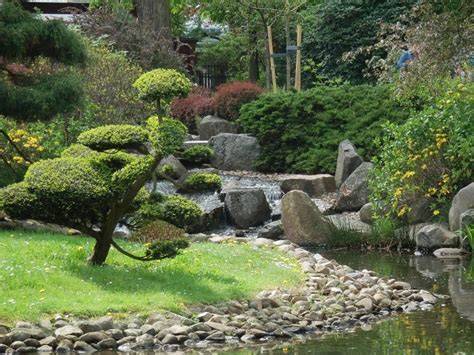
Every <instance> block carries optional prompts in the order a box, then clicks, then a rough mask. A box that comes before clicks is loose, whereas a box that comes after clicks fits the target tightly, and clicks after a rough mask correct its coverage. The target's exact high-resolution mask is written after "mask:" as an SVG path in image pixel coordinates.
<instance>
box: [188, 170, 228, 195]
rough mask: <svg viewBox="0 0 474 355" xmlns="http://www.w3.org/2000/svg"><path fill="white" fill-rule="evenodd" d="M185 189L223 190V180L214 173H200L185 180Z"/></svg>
mask: <svg viewBox="0 0 474 355" xmlns="http://www.w3.org/2000/svg"><path fill="white" fill-rule="evenodd" d="M184 188H185V189H186V190H189V191H197V192H199V191H218V190H220V189H222V178H221V177H220V176H219V175H217V174H213V173H206V172H199V173H194V174H191V175H189V176H188V177H187V178H186V180H184Z"/></svg>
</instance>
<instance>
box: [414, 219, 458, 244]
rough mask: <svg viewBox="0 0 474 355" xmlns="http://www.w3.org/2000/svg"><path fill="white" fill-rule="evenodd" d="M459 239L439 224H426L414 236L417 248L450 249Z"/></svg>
mask: <svg viewBox="0 0 474 355" xmlns="http://www.w3.org/2000/svg"><path fill="white" fill-rule="evenodd" d="M458 241H459V238H458V236H457V235H456V234H454V233H453V232H450V231H449V230H448V229H446V228H444V227H443V226H442V225H440V224H428V225H426V226H424V227H423V228H421V229H420V230H419V231H418V232H417V233H416V235H415V242H416V245H417V246H418V247H419V248H427V249H433V248H439V247H452V246H456V245H457V244H458Z"/></svg>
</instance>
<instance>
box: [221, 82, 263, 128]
mask: <svg viewBox="0 0 474 355" xmlns="http://www.w3.org/2000/svg"><path fill="white" fill-rule="evenodd" d="M262 93H263V89H262V88H261V87H260V86H258V85H257V84H254V83H251V82H246V81H234V82H233V83H229V84H222V85H220V86H218V87H217V90H216V94H215V96H214V109H215V111H216V114H217V116H219V117H222V118H224V119H227V120H229V121H235V120H236V119H238V118H239V111H240V108H241V107H242V106H243V105H244V104H246V103H249V102H251V101H254V100H255V99H257V97H258V96H259V95H260V94H262Z"/></svg>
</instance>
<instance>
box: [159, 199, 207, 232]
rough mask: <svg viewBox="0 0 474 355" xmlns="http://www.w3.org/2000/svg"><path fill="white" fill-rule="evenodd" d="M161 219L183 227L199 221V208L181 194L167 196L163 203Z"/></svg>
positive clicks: (200, 211)
mask: <svg viewBox="0 0 474 355" xmlns="http://www.w3.org/2000/svg"><path fill="white" fill-rule="evenodd" d="M163 208H164V212H163V218H162V219H163V220H165V221H166V222H169V223H172V224H174V225H175V226H177V227H180V228H184V227H185V226H191V225H193V224H195V223H197V222H198V221H199V218H200V217H201V215H202V210H201V208H200V207H199V206H198V205H197V204H196V203H195V202H193V201H191V200H188V199H187V198H184V197H182V196H169V197H168V198H167V199H166V201H165V202H164V203H163Z"/></svg>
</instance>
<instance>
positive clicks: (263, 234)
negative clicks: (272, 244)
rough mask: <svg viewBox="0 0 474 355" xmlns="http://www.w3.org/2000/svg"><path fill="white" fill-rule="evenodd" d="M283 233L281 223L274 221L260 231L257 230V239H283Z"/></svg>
mask: <svg viewBox="0 0 474 355" xmlns="http://www.w3.org/2000/svg"><path fill="white" fill-rule="evenodd" d="M284 233H285V231H284V230H283V224H282V223H281V221H274V222H270V223H268V224H266V225H265V226H264V227H263V228H262V229H260V230H259V232H258V235H257V237H258V238H265V239H272V240H277V239H281V237H283V234H284Z"/></svg>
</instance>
